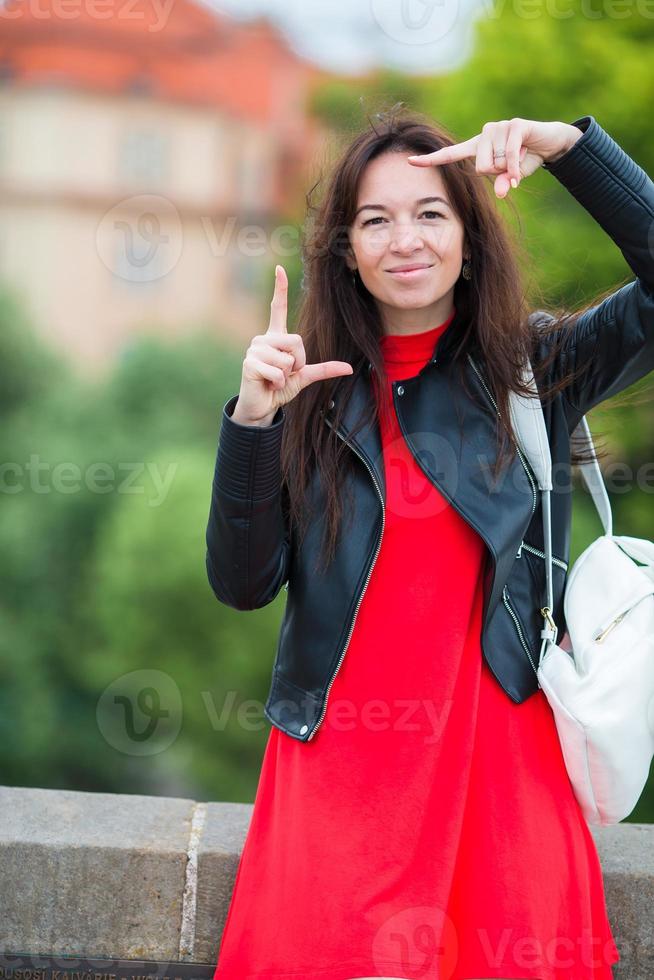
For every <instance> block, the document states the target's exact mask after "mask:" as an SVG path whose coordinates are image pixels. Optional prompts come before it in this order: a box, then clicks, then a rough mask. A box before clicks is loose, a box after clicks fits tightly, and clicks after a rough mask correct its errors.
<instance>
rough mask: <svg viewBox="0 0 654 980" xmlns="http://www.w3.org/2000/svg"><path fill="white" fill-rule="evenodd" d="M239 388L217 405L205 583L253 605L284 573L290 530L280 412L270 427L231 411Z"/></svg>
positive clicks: (234, 602)
mask: <svg viewBox="0 0 654 980" xmlns="http://www.w3.org/2000/svg"><path fill="white" fill-rule="evenodd" d="M237 400H238V395H234V396H233V397H232V398H230V399H229V400H228V401H227V402H226V403H225V405H224V407H223V413H222V424H221V429H220V436H219V440H218V451H217V455H216V466H215V471H214V477H213V484H212V489H211V505H210V510H209V520H208V523H207V530H206V544H207V552H206V566H207V575H208V578H209V584H210V585H211V588H212V589H213V592H214V594H215V596H216V598H217V599H219V600H220V602H223V603H225V604H226V605H228V606H232V607H233V608H234V609H240V610H246V609H258V608H260V607H261V606H265V605H267V604H268V603H269V602H272V601H273V599H274V598H275V597H276V596H277V594H278V592H279V590H280V589H281V587H282V585H283V584H284V583H285V582H286V581H287V580H288V570H289V562H290V534H289V530H288V523H287V509H286V506H285V503H286V495H285V494H284V492H283V488H282V481H281V464H280V449H281V441H282V432H283V428H284V421H285V414H284V410H283V408H281V406H280V408H278V409H277V412H276V413H275V416H274V418H273V420H272V423H271V425H269V426H257V425H241V424H240V423H239V422H235V421H234V420H233V419H232V418H231V415H232V412H233V411H234V407H235V405H236V402H237Z"/></svg>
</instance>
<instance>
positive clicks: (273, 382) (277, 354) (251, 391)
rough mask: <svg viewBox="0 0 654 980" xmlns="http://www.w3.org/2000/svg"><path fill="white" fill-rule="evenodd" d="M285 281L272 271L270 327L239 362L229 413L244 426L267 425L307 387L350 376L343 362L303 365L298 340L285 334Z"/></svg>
mask: <svg viewBox="0 0 654 980" xmlns="http://www.w3.org/2000/svg"><path fill="white" fill-rule="evenodd" d="M287 312H288V278H287V276H286V271H285V269H284V267H283V266H281V265H278V266H276V267H275V291H274V293H273V298H272V302H271V304H270V323H269V325H268V330H267V331H266V333H264V334H257V336H256V337H253V338H252V341H251V343H250V346H249V347H248V349H247V351H246V354H245V359H244V361H243V373H242V376H241V389H240V391H239V395H238V398H237V400H236V405H235V406H234V411H233V413H232V418H233V419H234V421H235V422H240V423H241V424H244V425H269V424H270V423H271V422H272V420H273V417H274V415H275V413H276V411H277V409H278V408H279V406H280V405H286V404H287V403H288V402H290V401H291V400H292V399H293V398H295V396H296V395H298V394H299V393H300V392H301V391H302V389H303V388H306V387H307V385H310V384H313V382H314V381H325V380H327V379H328V378H336V377H339V376H340V375H344V374H352V365H351V364H348V363H347V361H323V362H321V363H318V364H307V359H306V355H305V352H304V344H303V342H302V337H301V336H300V334H298V333H288V331H287V329H286V319H287Z"/></svg>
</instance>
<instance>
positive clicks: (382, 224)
mask: <svg viewBox="0 0 654 980" xmlns="http://www.w3.org/2000/svg"><path fill="white" fill-rule="evenodd" d="M409 155H410V154H409V153H408V152H407V153H404V152H402V153H397V152H392V153H384V154H382V155H381V156H378V157H376V158H375V159H374V160H371V161H370V163H369V164H368V165H367V166H366V169H365V171H364V173H363V176H362V178H361V181H360V186H359V195H358V200H357V214H356V216H355V218H354V221H353V223H352V224H351V225H350V227H349V239H350V245H351V249H352V255H348V256H347V258H346V261H347V264H348V267H349V268H350V269H355V268H356V269H358V270H359V275H360V276H361V280H362V282H363V284H364V286H365V287H366V289H367V290H368V291H369V292H370V293H371V294H372V295H373V296H374V297H375V299H376V301H377V305H378V307H379V310H380V313H381V317H382V323H383V326H384V332H385V333H403V332H404V333H409V332H411V333H413V332H418V331H420V330H429V329H430V328H431V327H435V326H437V325H438V324H439V323H442V322H443V321H444V320H446V319H447V318H448V316H449V315H450V313H451V312H452V309H453V296H454V284H455V282H456V281H457V279H458V278H459V276H460V274H461V267H462V265H463V262H464V260H465V259H466V258H469V255H470V253H469V251H468V249H467V247H466V246H465V242H464V238H465V236H464V228H463V223H462V222H461V221H460V220H459V218H458V217H457V215H456V214H455V212H454V210H453V208H452V206H451V204H450V199H449V194H448V192H447V188H446V185H445V181H444V180H443V177H442V175H441V173H440V169H439V168H438V167H414V166H412V165H411V164H410V163H409V162H408V160H407V157H408V156H409ZM427 198H431V199H432V200H423V199H427ZM406 266H409V267H410V266H422V267H424V268H422V269H421V270H420V271H417V272H409V273H405V274H402V273H401V272H399V271H393V270H397V269H399V268H400V267H406Z"/></svg>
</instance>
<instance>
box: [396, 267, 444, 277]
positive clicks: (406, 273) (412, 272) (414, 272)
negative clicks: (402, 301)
mask: <svg viewBox="0 0 654 980" xmlns="http://www.w3.org/2000/svg"><path fill="white" fill-rule="evenodd" d="M432 268H433V266H431V265H426V266H422V267H421V268H420V269H403V270H402V271H401V272H399V271H396V270H394V269H389V270H388V272H389V273H390V275H392V276H395V277H396V278H397V279H417V278H418V277H419V276H421V275H423V274H424V273H425V272H429V270H430V269H432Z"/></svg>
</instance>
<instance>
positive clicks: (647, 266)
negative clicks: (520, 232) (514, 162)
mask: <svg viewBox="0 0 654 980" xmlns="http://www.w3.org/2000/svg"><path fill="white" fill-rule="evenodd" d="M572 125H574V126H577V127H578V128H579V129H581V130H582V134H583V135H582V136H581V137H580V138H579V139H578V140H577V141H576V143H574V144H573V146H572V147H571V148H570V149H569V150H568V151H567V152H566V153H564V155H563V156H562V157H559V159H558V160H556V161H553V162H550V163H545V164H543V167H544V169H546V170H548V171H549V172H550V173H552V174H553V175H554V176H555V177H556V178H557V180H558V181H560V183H562V184H563V186H564V187H565V188H566V189H567V190H568V191H569V192H570V193H571V194H572V195H573V196H574V197H575V198H576V199H577V200H578V201H579V203H580V204H581V205H582V206H583V207H584V208H585V209H586V210H587V211H588V213H589V214H590V215H591V216H592V217H593V218H594V219H595V220H596V221H597V223H598V224H599V225H600V226H601V227H602V228H603V229H604V231H605V232H606V233H607V234H608V235H610V237H611V238H612V239H613V241H614V242H615V244H616V245H617V246H618V248H619V249H620V251H621V252H622V254H623V255H624V257H625V260H626V261H627V263H628V265H629V267H630V268H631V269H632V271H633V273H634V275H635V276H636V277H637V278H636V279H635V280H634V281H633V282H629V283H627V284H626V285H624V286H621V287H620V288H619V289H617V290H616V291H615V292H613V293H611V295H610V296H607V297H606V298H605V299H603V300H602V301H601V302H599V303H598V304H597V305H595V306H593V307H592V308H591V309H589V310H587V311H586V312H585V313H582V314H580V315H579V316H578V317H577V318H576V320H575V322H574V324H573V326H572V329H571V330H570V333H569V335H568V337H567V340H566V342H565V345H564V347H563V349H562V351H561V355H560V357H558V358H557V359H556V364H555V366H554V368H553V375H552V380H558V378H559V377H562V376H563V375H564V374H566V373H567V372H568V371H569V370H571V369H574V368H577V367H578V366H579V365H584V367H585V368H586V369H585V370H582V371H581V373H580V374H579V376H578V378H577V380H576V381H575V382H574V383H573V384H572V385H571V386H570V387H568V388H567V389H566V390H565V393H564V405H565V408H566V413H567V415H568V421H569V430H570V431H571V432H572V431H573V429H574V428H575V427H576V426H577V424H578V422H579V421H580V420H581V418H582V416H583V415H585V414H586V412H588V411H589V410H590V409H591V408H593V407H594V406H595V405H597V404H599V403H600V402H602V401H604V400H605V399H607V398H611V397H612V396H613V395H616V394H617V393H618V392H620V391H622V390H623V389H625V388H628V387H629V386H630V385H632V384H634V383H635V382H636V381H638V380H640V379H641V378H643V377H645V376H646V375H647V374H649V373H650V371H652V370H654V183H652V180H651V179H650V177H649V176H648V175H647V174H646V173H645V171H644V170H643V169H642V168H641V167H639V166H638V164H637V163H636V162H635V161H634V160H632V158H631V157H630V156H628V155H627V154H626V153H625V152H624V150H622V148H621V147H620V146H619V145H618V144H617V143H616V142H615V141H614V140H613V139H612V138H611V137H610V136H609V135H608V133H607V132H606V131H605V130H604V129H603V128H602V127H601V126H600V125H599V123H598V122H597V121H596V120H595V119H594V117H593V116H582V117H580V118H579V119H576V120H575V121H574V123H572ZM547 316H549V317H550V319H551V315H546V317H547ZM564 329H565V327H564ZM568 329H570V326H569V325H568ZM555 336H556V335H555Z"/></svg>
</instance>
